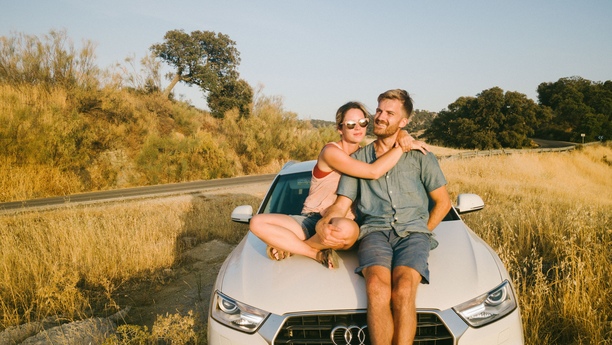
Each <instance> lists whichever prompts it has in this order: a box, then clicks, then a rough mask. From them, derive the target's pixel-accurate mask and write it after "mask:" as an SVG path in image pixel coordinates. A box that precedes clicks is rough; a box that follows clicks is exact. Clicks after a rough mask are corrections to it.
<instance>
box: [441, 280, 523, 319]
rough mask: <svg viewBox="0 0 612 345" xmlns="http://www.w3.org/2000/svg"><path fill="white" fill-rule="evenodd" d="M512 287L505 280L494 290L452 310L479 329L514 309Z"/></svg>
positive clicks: (514, 302)
mask: <svg viewBox="0 0 612 345" xmlns="http://www.w3.org/2000/svg"><path fill="white" fill-rule="evenodd" d="M516 305H517V303H516V299H515V297H514V292H513V291H512V286H511V285H510V282H508V281H507V280H506V281H504V282H503V283H502V284H501V285H500V286H498V287H496V288H495V289H493V290H491V291H489V292H487V293H485V294H483V295H480V296H478V297H476V298H474V299H473V300H470V301H467V302H465V303H461V304H459V305H458V306H456V307H454V308H453V309H454V310H455V312H456V313H457V314H459V316H461V318H462V319H463V320H465V322H467V323H468V324H469V325H470V326H472V327H481V326H484V325H486V324H489V323H491V322H493V321H496V320H499V319H501V318H502V317H504V316H506V315H508V314H510V313H511V312H513V311H514V309H516Z"/></svg>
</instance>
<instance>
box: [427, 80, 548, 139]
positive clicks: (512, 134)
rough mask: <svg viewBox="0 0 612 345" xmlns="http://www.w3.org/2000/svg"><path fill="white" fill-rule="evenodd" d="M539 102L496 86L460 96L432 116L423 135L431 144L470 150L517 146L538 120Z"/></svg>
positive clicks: (530, 132)
mask: <svg viewBox="0 0 612 345" xmlns="http://www.w3.org/2000/svg"><path fill="white" fill-rule="evenodd" d="M541 114H546V113H545V112H542V111H541V110H540V109H539V107H538V105H537V104H536V103H535V102H533V101H532V100H530V99H528V98H527V96H525V95H524V94H521V93H518V92H506V93H505V94H504V91H503V90H502V89H501V88H499V87H494V88H491V89H488V90H484V91H483V92H481V93H480V94H478V95H477V96H476V97H460V98H459V99H457V101H455V102H454V103H452V104H450V105H449V108H448V110H443V111H441V112H440V113H439V114H438V116H437V117H436V118H434V119H433V121H432V123H431V126H430V128H429V129H428V130H427V131H426V132H425V136H426V137H427V138H428V140H430V141H431V142H432V143H438V144H441V145H445V146H450V147H459V148H470V149H483V150H486V149H494V148H501V147H513V148H520V147H523V146H527V145H529V140H528V136H530V135H532V134H533V126H536V125H537V124H538V123H539V118H538V115H541Z"/></svg>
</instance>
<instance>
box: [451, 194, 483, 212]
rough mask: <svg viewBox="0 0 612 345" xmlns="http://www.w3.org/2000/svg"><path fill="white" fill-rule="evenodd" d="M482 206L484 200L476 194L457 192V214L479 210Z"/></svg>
mask: <svg viewBox="0 0 612 345" xmlns="http://www.w3.org/2000/svg"><path fill="white" fill-rule="evenodd" d="M483 208H484V201H482V198H481V197H480V196H478V195H477V194H459V196H458V197H457V206H455V209H456V210H457V212H458V213H459V214H464V213H469V212H474V211H480V210H482V209H483Z"/></svg>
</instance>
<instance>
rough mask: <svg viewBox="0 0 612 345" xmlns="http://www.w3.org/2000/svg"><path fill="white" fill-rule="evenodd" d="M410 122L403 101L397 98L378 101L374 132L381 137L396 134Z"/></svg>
mask: <svg viewBox="0 0 612 345" xmlns="http://www.w3.org/2000/svg"><path fill="white" fill-rule="evenodd" d="M407 124H408V119H407V118H406V114H405V111H404V109H403V107H402V102H400V101H398V100H396V99H383V100H382V101H380V102H379V103H378V108H376V115H374V134H376V136H377V137H379V138H387V137H389V136H392V135H394V134H396V133H397V132H398V131H399V130H400V129H401V128H402V127H404V126H406V125H407Z"/></svg>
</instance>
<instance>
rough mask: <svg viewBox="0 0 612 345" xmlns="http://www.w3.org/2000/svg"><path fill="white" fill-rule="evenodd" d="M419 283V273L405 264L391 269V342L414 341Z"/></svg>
mask: <svg viewBox="0 0 612 345" xmlns="http://www.w3.org/2000/svg"><path fill="white" fill-rule="evenodd" d="M420 283H421V274H420V273H419V272H417V271H416V270H414V269H412V268H410V267H406V266H398V267H396V268H394V269H393V290H392V293H391V306H392V309H393V323H394V324H395V333H394V335H393V344H412V343H413V341H414V336H415V334H416V326H417V320H416V292H417V288H418V287H419V284H420Z"/></svg>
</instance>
